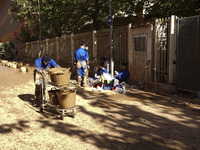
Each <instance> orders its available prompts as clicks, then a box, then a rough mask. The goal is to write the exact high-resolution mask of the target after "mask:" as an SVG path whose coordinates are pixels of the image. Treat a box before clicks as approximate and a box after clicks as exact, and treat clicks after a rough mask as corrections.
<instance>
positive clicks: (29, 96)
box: [18, 94, 34, 105]
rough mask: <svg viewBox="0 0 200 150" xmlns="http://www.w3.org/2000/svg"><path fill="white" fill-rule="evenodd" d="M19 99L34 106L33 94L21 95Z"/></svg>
mask: <svg viewBox="0 0 200 150" xmlns="http://www.w3.org/2000/svg"><path fill="white" fill-rule="evenodd" d="M18 97H19V98H20V99H21V100H23V101H25V102H28V103H29V104H31V105H33V104H34V95H33V94H21V95H18Z"/></svg>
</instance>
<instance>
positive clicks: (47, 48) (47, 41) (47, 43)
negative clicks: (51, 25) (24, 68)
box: [45, 39, 49, 53]
mask: <svg viewBox="0 0 200 150" xmlns="http://www.w3.org/2000/svg"><path fill="white" fill-rule="evenodd" d="M45 42H46V49H45V50H46V52H45V53H49V39H46V40H45Z"/></svg>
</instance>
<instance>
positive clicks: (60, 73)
mask: <svg viewBox="0 0 200 150" xmlns="http://www.w3.org/2000/svg"><path fill="white" fill-rule="evenodd" d="M63 74H64V73H62V72H59V73H56V75H63Z"/></svg>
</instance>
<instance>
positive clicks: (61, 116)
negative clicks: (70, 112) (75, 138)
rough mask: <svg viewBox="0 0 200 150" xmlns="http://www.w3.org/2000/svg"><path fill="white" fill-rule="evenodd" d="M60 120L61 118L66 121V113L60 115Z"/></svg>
mask: <svg viewBox="0 0 200 150" xmlns="http://www.w3.org/2000/svg"><path fill="white" fill-rule="evenodd" d="M60 118H61V120H64V118H65V113H64V111H62V114H61V115H60Z"/></svg>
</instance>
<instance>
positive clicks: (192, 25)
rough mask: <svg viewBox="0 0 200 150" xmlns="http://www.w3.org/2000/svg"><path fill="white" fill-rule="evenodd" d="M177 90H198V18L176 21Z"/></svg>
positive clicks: (199, 31) (199, 25)
mask: <svg viewBox="0 0 200 150" xmlns="http://www.w3.org/2000/svg"><path fill="white" fill-rule="evenodd" d="M178 22H179V23H178V31H179V33H178V54H177V60H178V63H177V88H179V89H182V90H186V91H191V92H197V91H198V90H200V16H195V17H190V18H183V19H179V21H178Z"/></svg>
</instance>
